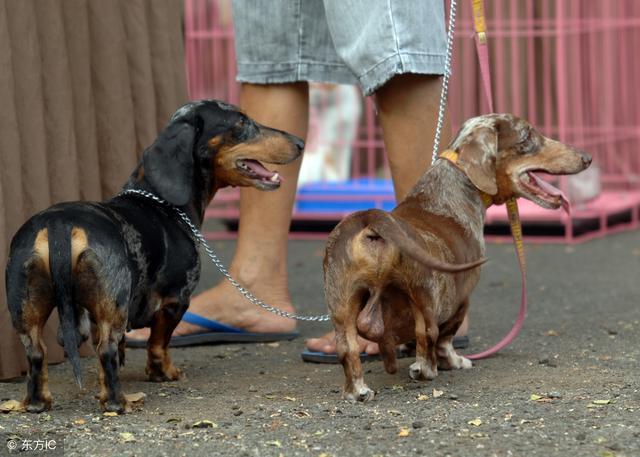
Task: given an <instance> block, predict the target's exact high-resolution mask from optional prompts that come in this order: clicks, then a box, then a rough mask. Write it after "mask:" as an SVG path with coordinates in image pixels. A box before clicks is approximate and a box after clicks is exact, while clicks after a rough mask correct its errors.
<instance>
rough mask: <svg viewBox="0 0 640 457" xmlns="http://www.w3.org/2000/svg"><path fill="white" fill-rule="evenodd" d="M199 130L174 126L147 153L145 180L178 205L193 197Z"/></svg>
mask: <svg viewBox="0 0 640 457" xmlns="http://www.w3.org/2000/svg"><path fill="white" fill-rule="evenodd" d="M195 136H196V132H195V129H194V128H193V126H191V125H190V124H187V123H186V122H172V123H170V124H169V125H168V126H167V127H166V128H165V129H164V130H163V131H162V132H160V135H158V138H157V139H156V141H155V142H154V143H153V144H152V145H151V146H150V147H149V148H148V149H147V150H146V151H144V155H143V157H142V165H143V167H144V178H145V180H146V181H147V182H148V183H149V184H150V185H151V187H153V189H154V190H155V191H156V192H157V193H158V196H159V197H162V198H163V199H165V200H166V201H168V202H169V203H171V204H173V205H176V206H183V205H186V204H187V203H188V202H189V199H190V198H191V188H192V185H193V154H192V150H193V142H194V139H195Z"/></svg>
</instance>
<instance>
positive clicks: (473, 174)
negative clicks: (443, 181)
mask: <svg viewBox="0 0 640 457" xmlns="http://www.w3.org/2000/svg"><path fill="white" fill-rule="evenodd" d="M497 150H498V134H497V133H496V131H495V129H494V128H491V127H482V128H478V129H477V130H476V131H475V132H473V137H472V138H470V141H469V142H467V143H464V144H463V145H462V146H460V147H459V148H458V166H459V167H460V168H461V169H462V170H463V171H464V172H465V174H466V175H467V177H468V178H469V179H470V180H471V182H472V183H473V185H474V186H476V187H477V188H478V189H480V190H481V191H482V192H484V193H486V194H489V195H495V194H497V193H498V185H497V183H496V163H495V160H496V152H497Z"/></svg>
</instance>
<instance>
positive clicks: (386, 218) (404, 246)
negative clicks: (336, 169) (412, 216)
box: [365, 209, 487, 273]
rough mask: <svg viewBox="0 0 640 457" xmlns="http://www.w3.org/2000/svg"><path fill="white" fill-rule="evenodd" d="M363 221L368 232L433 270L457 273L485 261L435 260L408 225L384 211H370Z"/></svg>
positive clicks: (481, 259)
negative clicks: (455, 261)
mask: <svg viewBox="0 0 640 457" xmlns="http://www.w3.org/2000/svg"><path fill="white" fill-rule="evenodd" d="M365 221H366V225H367V228H368V229H369V230H371V231H372V232H374V233H375V234H377V235H378V236H380V237H381V238H383V239H384V240H387V241H389V242H391V243H393V244H394V245H395V246H396V247H397V248H398V249H399V250H400V252H402V253H403V254H404V255H406V256H408V257H411V258H412V259H413V260H416V261H418V262H420V263H421V264H423V265H424V266H426V267H429V268H432V269H434V270H438V271H444V272H446V273H459V272H461V271H467V270H471V269H472V268H476V267H478V266H480V265H482V264H483V263H485V262H486V261H487V259H486V258H484V257H483V258H480V259H478V260H475V261H473V262H469V263H458V264H454V263H448V262H445V261H442V260H439V259H436V258H435V257H433V256H432V255H431V254H429V253H428V252H427V251H426V250H425V248H424V246H422V245H421V244H420V243H418V242H417V241H416V240H417V239H419V234H418V233H417V232H416V231H415V230H414V229H413V228H412V227H411V226H410V225H407V224H403V225H401V224H400V223H398V221H397V220H395V219H394V218H393V216H392V215H391V214H389V213H387V212H386V211H382V210H376V209H374V210H370V211H368V212H367V214H366V219H365ZM409 232H413V233H409Z"/></svg>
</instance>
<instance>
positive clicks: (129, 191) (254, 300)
mask: <svg viewBox="0 0 640 457" xmlns="http://www.w3.org/2000/svg"><path fill="white" fill-rule="evenodd" d="M127 194H134V195H140V196H142V197H146V198H149V199H151V200H153V201H155V202H156V203H159V204H161V205H164V206H167V207H169V208H172V209H173V210H174V211H175V212H176V214H177V215H178V216H179V217H180V219H182V222H184V223H185V225H186V226H187V227H189V230H191V234H192V235H193V237H194V238H195V239H196V241H197V242H198V243H200V245H201V246H202V247H203V248H204V250H205V252H206V253H207V255H208V256H209V258H210V259H211V262H212V263H213V264H214V265H215V266H216V267H217V268H218V270H219V271H220V273H222V275H223V276H224V277H225V278H227V280H228V281H229V282H230V283H231V284H232V285H233V286H234V287H235V288H236V289H238V292H240V293H241V294H242V295H243V296H244V297H245V298H246V299H247V300H249V301H250V302H251V303H253V304H254V305H256V306H259V307H261V308H263V309H265V310H267V311H269V312H270V313H273V314H276V315H278V316H280V317H286V318H288V319H295V320H298V321H308V322H326V321H328V320H330V319H331V317H330V316H329V315H328V314H322V315H319V316H299V315H297V314H293V313H289V312H287V311H283V310H281V309H279V308H274V307H273V306H269V305H268V304H266V303H265V302H263V301H262V300H260V299H258V298H257V297H255V296H254V295H253V294H252V293H251V292H249V291H248V290H247V289H245V288H244V287H242V286H241V285H240V283H238V281H236V280H235V279H233V276H231V274H230V273H229V271H228V270H227V269H226V268H225V266H224V265H223V264H222V262H221V261H220V259H219V258H218V256H217V255H216V254H215V253H214V252H213V249H211V247H210V246H209V244H208V243H207V240H206V239H205V238H204V236H202V233H201V232H200V230H198V228H197V227H196V226H195V225H194V224H193V222H191V219H189V216H188V215H187V214H186V213H185V212H184V211H182V210H180V209H179V208H177V207H175V206H174V205H172V204H171V203H169V202H167V201H165V200H163V199H161V198H160V197H158V196H157V195H155V194H152V193H151V192H147V191H144V190H139V189H125V190H123V191H122V192H120V194H119V195H127Z"/></svg>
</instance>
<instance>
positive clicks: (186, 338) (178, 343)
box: [125, 311, 300, 348]
mask: <svg viewBox="0 0 640 457" xmlns="http://www.w3.org/2000/svg"><path fill="white" fill-rule="evenodd" d="M182 320H183V321H184V322H186V323H188V324H193V325H197V326H198V327H202V328H206V329H207V331H206V332H201V333H192V334H190V335H180V336H174V337H172V338H171V341H170V342H169V347H185V346H199V345H205V344H219V343H269V342H273V341H289V340H293V339H295V338H297V337H299V336H300V333H299V332H297V331H293V332H282V333H259V332H247V331H246V330H243V329H241V328H237V327H232V326H230V325H226V324H223V323H222V322H218V321H215V320H213V319H207V318H206V317H203V316H200V315H198V314H194V313H190V312H189V311H187V312H186V313H184V316H182ZM125 341H126V345H127V347H130V348H144V347H147V341H146V340H132V339H128V338H126V339H125Z"/></svg>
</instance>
